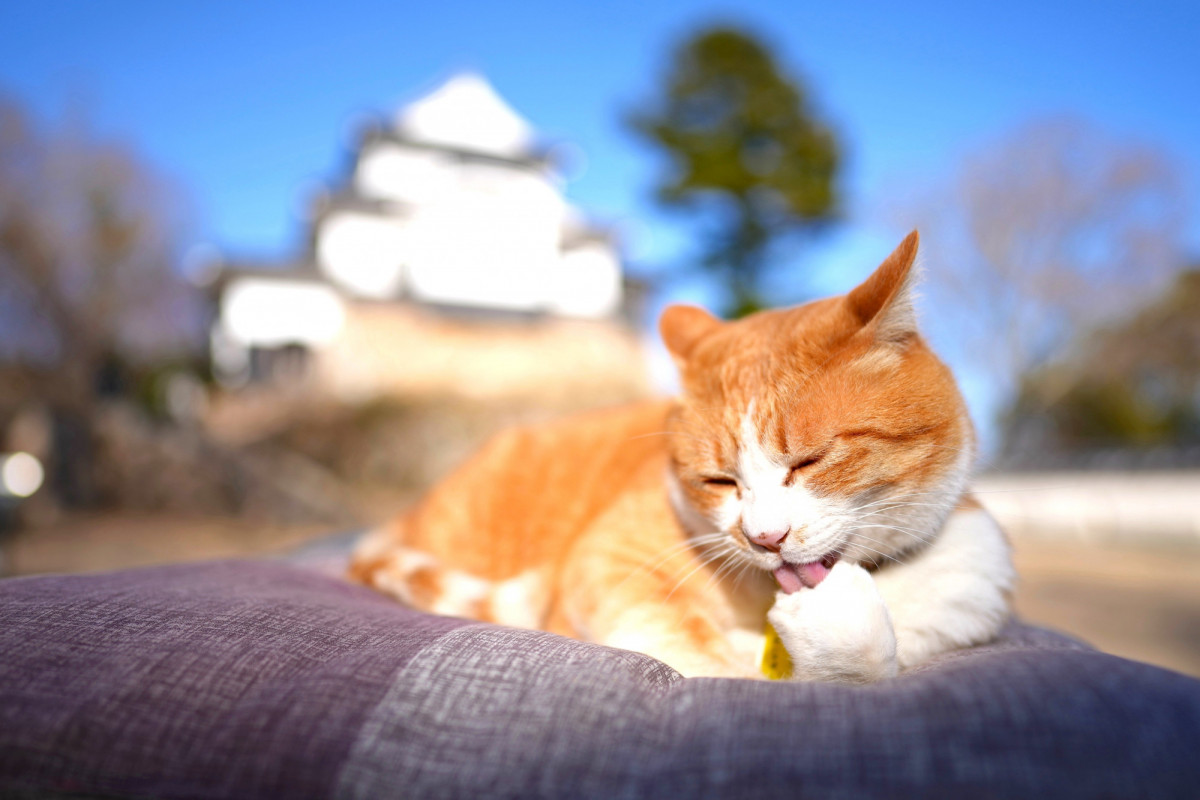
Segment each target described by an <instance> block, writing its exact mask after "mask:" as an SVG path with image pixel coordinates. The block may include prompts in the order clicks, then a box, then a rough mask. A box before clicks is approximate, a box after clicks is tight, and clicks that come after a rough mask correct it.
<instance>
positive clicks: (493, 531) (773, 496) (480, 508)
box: [351, 232, 1007, 676]
mask: <svg viewBox="0 0 1200 800" xmlns="http://www.w3.org/2000/svg"><path fill="white" fill-rule="evenodd" d="M916 251H917V238H916V234H915V232H914V234H912V235H910V236H909V237H908V238H907V239H905V241H904V242H903V243H902V244H901V245H900V247H899V248H897V250H896V252H894V253H893V254H892V255H891V256H889V258H888V259H887V260H886V261H885V262H884V263H883V264H882V265H881V266H880V267H879V269H877V270H876V271H875V273H874V274H872V275H871V276H870V277H869V278H868V279H867V280H866V281H865V282H864V283H863V284H862V285H860V286H859V287H858V288H856V289H855V290H854V291H852V292H850V293H849V294H848V295H846V296H843V297H835V298H829V299H826V300H821V301H817V302H814V303H809V304H807V305H803V306H800V307H797V308H792V309H783V310H776V311H766V312H762V313H759V314H755V315H752V316H750V317H747V318H745V319H742V320H739V321H737V322H730V323H725V322H721V321H718V320H717V319H715V318H714V317H712V316H710V315H709V314H708V313H707V312H704V311H702V310H700V309H698V308H693V307H688V306H675V307H672V308H669V309H667V311H666V312H665V313H664V314H663V317H662V320H661V332H662V336H663V339H664V342H665V343H666V345H667V347H668V349H669V350H670V351H671V353H672V355H673V356H674V358H675V360H676V362H677V364H678V367H679V370H680V374H681V377H682V384H683V392H682V395H681V396H680V397H679V398H677V399H674V400H670V401H662V402H652V403H645V404H641V405H636V406H632V407H627V408H621V409H615V410H610V411H604V412H598V413H591V414H587V415H583V416H580V417H576V418H574V419H570V420H566V421H562V422H559V423H557V424H551V425H547V426H543V427H535V428H524V429H518V430H512V431H509V432H507V433H505V434H502V435H501V436H499V437H497V438H496V439H495V440H493V441H492V442H491V443H490V444H488V445H487V446H486V447H485V448H484V449H483V450H482V451H480V452H479V453H478V454H477V455H476V456H475V457H474V458H473V459H471V460H470V461H469V462H468V463H466V464H465V465H464V466H463V467H462V468H461V469H459V470H458V471H457V472H456V473H454V474H453V475H451V477H450V478H448V479H447V480H446V481H445V482H443V483H442V484H441V485H439V486H437V487H436V488H434V489H433V490H432V491H431V492H430V493H429V494H428V495H427V496H426V497H425V498H424V499H423V500H422V501H421V502H420V503H419V504H418V505H417V506H416V507H415V508H413V509H412V510H411V511H410V512H409V513H407V514H405V515H404V516H402V517H400V518H399V519H396V520H394V521H393V522H391V523H390V524H388V525H386V526H385V527H383V528H381V529H380V530H378V531H376V532H374V533H373V534H372V535H371V536H370V537H368V539H367V540H365V541H364V542H363V543H362V544H361V545H360V547H359V549H358V551H357V552H356V554H355V557H354V560H353V564H352V568H351V575H352V577H353V578H354V579H356V580H358V581H361V582H363V583H365V584H367V585H369V586H373V587H375V588H377V589H380V590H381V591H385V592H388V593H390V594H392V595H394V596H396V597H398V598H400V599H402V600H404V601H405V602H408V603H410V604H412V605H414V606H416V607H417V608H421V609H425V610H430V611H435V612H440V613H451V614H460V615H464V616H469V617H472V618H476V619H480V620H485V621H493V622H499V623H502V624H509V625H522V626H528V627H535V628H541V629H544V630H548V631H552V632H555V633H559V634H562V635H564V636H571V637H576V638H580V639H584V640H588V641H593V642H598V643H603V644H611V645H614V646H621V647H628V648H631V649H637V650H642V651H644V652H647V653H649V654H651V655H654V656H657V657H659V658H661V659H663V660H665V661H667V662H668V663H670V664H672V665H673V666H676V667H677V668H678V669H680V670H681V671H683V672H684V673H685V674H708V675H735V676H753V675H755V674H756V664H757V659H758V648H759V647H761V641H762V639H761V633H762V630H763V624H764V620H765V619H766V615H767V612H768V610H770V609H772V607H773V606H774V607H776V608H779V607H781V606H780V604H781V602H783V601H782V600H781V599H780V598H781V593H780V591H779V588H780V587H779V586H778V585H777V584H776V579H775V578H773V577H772V570H776V569H779V568H780V564H781V563H786V564H788V565H790V564H798V563H804V562H806V561H815V560H816V559H818V558H820V557H823V556H824V555H825V553H823V552H817V550H819V549H820V548H830V550H829V551H827V552H829V553H832V554H833V557H834V558H835V559H837V560H840V562H844V564H845V566H844V567H839V566H837V565H836V564H835V566H834V571H833V572H831V573H829V574H830V575H835V574H842V573H844V572H846V571H847V570H848V569H850V568H851V567H852V566H854V565H861V566H864V567H868V568H870V569H872V570H874V569H876V568H878V570H879V573H878V576H879V577H878V583H879V584H880V586H881V587H884V588H886V581H885V580H884V578H883V576H884V575H885V574H886V573H888V571H889V570H891V569H895V568H896V567H895V566H894V565H896V564H901V565H902V564H903V563H904V562H905V561H906V559H910V558H912V559H914V560H915V559H916V557H917V556H919V555H920V554H921V553H922V551H923V550H926V549H928V548H930V547H931V546H932V545H931V542H934V541H935V540H936V539H937V536H938V534H939V532H940V531H941V530H942V529H943V528H944V527H945V526H946V525H947V524H948V523H947V520H948V519H950V518H951V517H952V516H958V515H970V514H979V513H982V512H979V511H978V509H977V508H974V507H972V505H971V500H970V499H969V498H968V497H967V496H966V495H965V494H964V489H965V481H966V474H967V468H968V466H969V464H970V462H971V460H972V459H971V454H972V452H973V446H974V445H973V432H972V429H971V425H970V423H969V421H968V417H967V414H966V410H965V407H964V404H963V401H962V398H961V397H960V395H959V392H958V389H957V387H956V385H955V382H954V380H953V377H952V376H951V374H950V372H949V370H947V368H946V367H945V366H944V365H943V364H942V363H941V362H940V361H939V360H938V359H937V358H936V357H935V356H934V354H933V353H932V352H931V351H930V350H929V348H928V347H927V346H926V344H925V342H924V341H923V340H922V339H921V337H920V335H919V334H918V333H917V330H916V327H915V321H914V318H913V310H912V304H911V282H912V278H911V275H912V267H913V262H914V259H915V257H916ZM756 470H759V471H761V472H762V475H761V476H757V475H752V474H751V473H754V472H755V471H756ZM768 483H769V485H767V484H768ZM872 508H875V509H879V510H878V511H871V510H870V509H872ZM956 508H958V509H959V511H958V512H957V514H955V513H954V512H955V509H956ZM806 515H807V516H806ZM842 518H845V519H846V520H849V522H845V523H844V524H842V523H838V524H837V525H835V524H833V522H831V520H833V521H834V522H836V521H837V520H839V519H842ZM851 523H852V524H851ZM756 526H757V527H756ZM764 526H765V527H764ZM772 526H774V527H778V528H779V532H780V533H783V532H786V537H785V539H784V540H783V544H781V545H780V546H779V549H778V551H775V550H772V549H771V548H769V547H764V546H760V545H759V544H756V543H755V541H752V539H753V537H754V536H761V535H766V534H769V533H770V531H766V528H770V527H772ZM839 526H840V527H839ZM806 548H807V549H806ZM813 548H817V550H814V549H813ZM810 551H811V552H810ZM964 552H965V551H964ZM989 552H991V551H989ZM997 552H999V551H997ZM964 558H965V556H964ZM996 558H1001V557H1000V556H996ZM925 560H926V561H929V560H930V559H929V558H926V559H925ZM788 568H790V566H789V567H788ZM955 568H957V567H955ZM964 569H969V568H967V567H964ZM993 571H994V572H995V573H996V574H997V575H998V576H999V577H997V578H995V581H994V582H997V583H1003V574H1007V573H1004V569H1003V565H1001V566H1000V567H999V568H997V570H993ZM867 580H868V581H869V580H872V579H870V578H868V579H867ZM861 581H862V579H859V582H860V583H861ZM829 583H830V586H831V587H833V586H835V583H834V581H833V579H832V578H831V579H830V581H829ZM882 590H883V589H881V591H882ZM822 591H826V590H825V589H824V588H823V584H822V585H818V586H816V587H815V588H812V587H808V588H804V589H802V590H801V591H800V593H798V594H799V595H803V596H808V594H806V593H811V596H813V597H816V596H817V595H816V593H818V592H822ZM833 591H835V589H834V588H830V589H829V590H827V591H826V594H828V593H830V592H833ZM847 591H849V590H847ZM856 591H857V590H856ZM948 591H949V590H948ZM988 597H990V595H988ZM885 599H886V598H885ZM787 602H793V603H794V602H799V601H798V600H796V598H793V599H792V600H788V601H787ZM864 602H866V601H864ZM872 602H873V601H872ZM905 602H906V599H905V598H900V599H899V600H896V601H895V602H892V601H888V603H889V607H895V608H897V609H898V608H902V607H903V608H907V607H908V606H906V605H905ZM937 602H941V601H940V600H938V601H937ZM946 602H957V601H954V600H953V598H951V599H950V600H947V601H946ZM989 609H991V606H989ZM773 613H776V612H773ZM789 613H791V612H789ZM796 613H799V612H796ZM905 613H906V614H907V613H908V612H907V611H906V612H905ZM922 613H923V610H922ZM1001 613H1002V612H1001V611H997V610H995V609H991V610H989V611H987V614H990V615H991V616H989V617H988V619H989V620H990V619H991V617H994V616H996V615H997V614H1001ZM895 615H896V612H895V611H893V612H892V616H893V617H894V616H895ZM944 616H945V615H943V616H942V617H937V619H939V620H941V619H943V617H944ZM773 619H774V617H773ZM922 619H924V617H922ZM902 624H906V623H903V621H900V622H897V623H896V626H897V630H899V626H901V625H902ZM921 624H923V625H924V624H926V623H924V622H922V623H921ZM934 624H935V625H937V624H942V623H940V622H939V623H934ZM947 624H949V623H947ZM989 624H990V623H989ZM953 625H956V626H958V628H962V627H964V626H963V624H960V622H954V623H953ZM983 627H984V628H987V626H986V625H985V626H983ZM993 627H994V626H993ZM958 628H956V630H957V629H958ZM966 628H971V630H972V631H974V630H975V629H974V627H972V626H971V625H970V624H967V625H966ZM922 630H924V629H922ZM933 634H936V635H932V634H931V636H932V638H931V640H933V639H937V640H939V641H940V639H939V637H941V633H940V632H939V631H933ZM881 635H882V634H881ZM923 635H924V634H923V633H922V632H921V631H916V632H914V633H913V634H911V636H909V635H907V634H906V637H907V638H910V639H911V640H912V641H916V640H917V639H920V638H921V636H923ZM964 636H965V638H964V639H963V641H962V642H958V645H956V646H961V645H962V644H969V643H971V642H972V641H975V640H981V639H982V638H986V636H985V635H984V634H980V633H978V632H975V633H971V634H970V635H966V634H964ZM793 638H794V637H793ZM902 638H905V637H902ZM941 638H942V639H945V640H946V641H950V640H951V639H953V638H954V637H953V636H950V637H949V638H947V637H941ZM960 638H962V637H960ZM968 640H969V641H968ZM785 641H788V637H786V636H785ZM795 641H798V640H795ZM802 646H803V645H800V644H797V645H795V647H802ZM848 646H849V645H848ZM791 649H792V647H791V646H789V650H791ZM893 649H894V648H893ZM943 649H945V648H943ZM923 652H924V651H922V653H923ZM793 655H795V654H793ZM921 657H925V656H921ZM900 658H901V661H902V662H903V661H904V659H905V658H908V656H907V655H906V653H905V651H904V648H903V646H902V647H901V655H900ZM913 658H918V660H919V657H918V656H916V655H914V656H913ZM909 660H910V661H911V660H912V658H910V659H909ZM904 665H905V664H903V663H902V664H901V666H902V667H903V666H904ZM881 674H883V673H881Z"/></svg>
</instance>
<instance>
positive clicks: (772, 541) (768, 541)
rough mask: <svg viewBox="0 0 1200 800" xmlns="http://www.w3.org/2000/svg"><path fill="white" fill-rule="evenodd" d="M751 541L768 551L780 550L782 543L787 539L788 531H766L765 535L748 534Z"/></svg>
mask: <svg viewBox="0 0 1200 800" xmlns="http://www.w3.org/2000/svg"><path fill="white" fill-rule="evenodd" d="M746 535H747V537H749V539H750V541H752V542H754V543H755V544H757V545H762V546H763V547H765V548H767V549H768V550H775V551H778V550H779V545H780V543H781V542H782V541H783V540H784V539H786V538H787V535H788V532H787V531H764V532H763V533H748V534H746Z"/></svg>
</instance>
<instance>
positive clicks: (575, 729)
mask: <svg viewBox="0 0 1200 800" xmlns="http://www.w3.org/2000/svg"><path fill="white" fill-rule="evenodd" d="M1198 749H1200V682H1198V681H1195V680H1192V679H1189V678H1186V677H1184V676H1181V675H1177V674H1174V673H1170V672H1167V671H1164V670H1160V669H1156V668H1154V667H1150V666H1147V665H1143V664H1137V663H1135V662H1130V661H1125V660H1122V659H1118V658H1114V657H1112V656H1107V655H1104V654H1102V653H1097V652H1095V651H1093V650H1090V649H1088V648H1086V647H1083V646H1081V645H1079V644H1078V643H1075V642H1073V641H1071V640H1069V639H1065V638H1064V637H1060V636H1057V635H1055V634H1052V633H1049V632H1046V631H1040V630H1037V629H1033V628H1028V627H1025V626H1020V625H1012V626H1010V627H1009V628H1008V629H1007V630H1006V631H1005V634H1004V636H1003V637H1002V638H1001V639H1000V640H999V641H998V642H996V643H994V644H992V645H989V646H987V647H984V648H977V649H975V650H972V651H967V652H963V653H956V654H953V655H951V656H948V657H945V658H943V659H940V660H939V661H937V662H936V663H934V664H931V665H927V666H925V667H923V668H922V669H920V670H917V671H914V672H913V673H910V674H906V675H904V676H901V677H900V678H898V679H895V680H893V681H889V682H887V683H883V684H879V685H877V686H872V687H841V686H834V685H825V684H790V683H783V682H764V681H735V680H717V679H692V680H684V679H682V678H680V677H679V675H678V674H677V673H675V672H674V671H673V670H671V669H670V668H669V667H667V666H665V665H663V664H660V663H659V662H657V661H654V660H653V659H650V658H648V657H646V656H642V655H640V654H636V653H630V652H626V651H621V650H614V649H609V648H603V647H597V646H593V645H587V644H582V643H579V642H573V641H570V640H566V639H562V638H560V637H557V636H553V635H550V634H546V633H540V632H536V631H517V630H511V629H505V628H499V627H495V626H490V625H480V624H476V623H464V622H463V621H462V620H452V619H445V618H439V617H430V616H426V615H422V614H418V613H416V612H413V611H410V610H407V609H405V608H403V607H401V606H399V605H398V604H395V603H393V602H391V601H388V600H386V599H385V598H382V597H379V596H377V595H375V594H374V593H371V592H369V591H367V590H364V589H361V588H359V587H354V586H349V585H346V584H344V583H341V582H339V581H337V580H335V579H332V578H329V577H326V576H322V575H319V574H316V573H313V572H311V571H304V570H298V569H294V568H292V567H289V566H286V565H282V564H268V563H255V562H242V563H217V564H208V565H199V566H183V567H169V568H156V569H150V570H139V571H131V572H124V573H113V574H108V575H98V576H81V577H47V578H26V579H19V580H8V581H3V582H0V797H21V798H26V797H29V798H32V797H67V796H70V797H85V796H87V797H90V796H105V797H116V796H128V797H163V798H173V797H179V798H185V797H186V798H259V797H261V798H277V797H289V798H291V797H345V798H368V797H370V798H377V797H384V798H385V797H464V798H468V797H469V798H472V799H473V800H479V799H480V798H484V797H539V796H540V797H714V798H715V797H734V798H737V797H821V798H830V797H832V798H838V797H862V796H873V797H916V796H920V797H1030V796H1045V797H1104V796H1108V797H1139V796H1140V797H1194V796H1196V794H1197V792H1196V787H1197V786H1200V762H1198V761H1197V760H1196V759H1195V756H1194V754H1195V752H1197V750H1198Z"/></svg>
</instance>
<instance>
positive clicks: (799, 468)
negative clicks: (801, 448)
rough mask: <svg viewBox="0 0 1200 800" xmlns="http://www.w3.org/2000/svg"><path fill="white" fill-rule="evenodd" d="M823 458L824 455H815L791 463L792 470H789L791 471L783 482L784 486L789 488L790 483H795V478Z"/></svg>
mask: <svg viewBox="0 0 1200 800" xmlns="http://www.w3.org/2000/svg"><path fill="white" fill-rule="evenodd" d="M824 457H825V453H816V454H814V455H810V456H805V457H804V458H801V459H798V460H797V461H794V462H792V468H791V470H789V471H788V476H787V480H786V481H784V485H786V486H791V485H792V482H793V481H795V480H796V478H797V477H799V475H800V473H801V472H803V471H804V470H805V469H807V468H808V467H811V466H813V465H814V464H816V463H818V462H819V461H820V460H821V459H823V458H824Z"/></svg>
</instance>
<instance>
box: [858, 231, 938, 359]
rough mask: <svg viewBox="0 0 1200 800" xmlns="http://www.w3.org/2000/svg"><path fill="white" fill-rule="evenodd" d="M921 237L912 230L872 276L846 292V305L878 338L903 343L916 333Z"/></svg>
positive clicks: (883, 340)
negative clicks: (916, 267) (915, 300)
mask: <svg viewBox="0 0 1200 800" xmlns="http://www.w3.org/2000/svg"><path fill="white" fill-rule="evenodd" d="M919 245H920V237H919V236H918V235H917V232H916V231H913V232H912V233H910V234H909V235H908V236H906V237H904V241H902V242H901V243H900V245H899V247H897V248H896V249H895V250H894V251H892V254H891V255H890V256H888V257H887V258H885V259H884V260H883V263H882V264H880V265H879V267H878V269H876V270H875V272H873V273H871V277H869V278H867V279H866V280H865V281H863V282H862V283H861V284H859V285H858V286H857V287H856V288H855V289H854V290H853V291H851V292H850V293H849V294H848V295H846V301H845V302H846V305H847V306H848V307H849V309H850V312H851V313H852V314H854V316H855V317H856V318H857V319H858V320H859V322H860V323H861V324H862V326H863V327H864V328H867V327H870V328H872V329H873V331H874V334H875V339H876V341H880V342H893V343H900V342H903V341H904V340H906V339H908V338H909V337H911V336H912V335H914V334H915V333H916V332H917V315H916V311H915V309H914V308H913V284H914V283H916V273H915V270H914V269H913V264H914V263H915V262H916V260H917V248H918V246H919Z"/></svg>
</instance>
